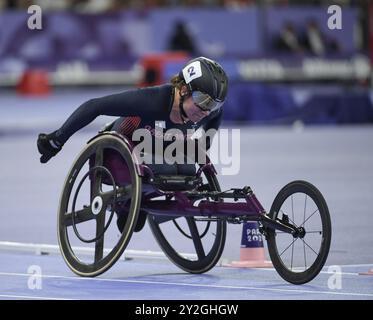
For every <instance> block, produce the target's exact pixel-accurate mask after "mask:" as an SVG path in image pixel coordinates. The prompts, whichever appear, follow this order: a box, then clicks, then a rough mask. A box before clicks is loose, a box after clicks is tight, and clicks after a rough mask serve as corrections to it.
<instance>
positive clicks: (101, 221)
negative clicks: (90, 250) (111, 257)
mask: <svg viewBox="0 0 373 320" xmlns="http://www.w3.org/2000/svg"><path fill="white" fill-rule="evenodd" d="M96 222H97V223H96V237H99V236H100V235H102V236H101V237H100V238H99V239H97V241H96V244H95V263H97V262H99V261H100V260H101V259H102V257H103V254H104V237H103V232H104V228H105V214H104V213H100V214H99V215H98V216H97V219H96Z"/></svg>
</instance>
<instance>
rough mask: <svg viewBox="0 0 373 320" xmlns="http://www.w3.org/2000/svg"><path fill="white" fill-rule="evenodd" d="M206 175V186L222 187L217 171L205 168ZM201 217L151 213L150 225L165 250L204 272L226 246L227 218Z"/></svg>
mask: <svg viewBox="0 0 373 320" xmlns="http://www.w3.org/2000/svg"><path fill="white" fill-rule="evenodd" d="M204 176H205V180H207V183H206V184H205V185H204V189H205V190H210V191H220V186H219V183H218V180H217V178H216V175H214V174H213V173H206V172H205V173H204ZM201 220H203V217H163V216H162V217H161V216H155V215H149V216H148V222H149V226H150V229H151V231H152V233H153V235H154V237H155V239H156V240H157V242H158V244H159V246H160V247H161V248H162V250H163V252H164V253H165V254H166V256H167V257H168V258H169V259H170V260H171V261H172V262H173V263H174V264H175V265H177V266H178V267H179V268H181V269H182V270H184V271H187V272H190V273H204V272H207V271H208V270H210V269H211V268H213V267H214V266H215V265H216V263H217V262H218V261H219V259H220V257H221V254H222V253H223V250H224V245H225V238H226V228H227V225H226V221H222V220H218V221H201ZM183 252H188V253H192V254H193V255H192V256H190V255H187V254H185V253H183Z"/></svg>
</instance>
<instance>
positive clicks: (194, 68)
mask: <svg viewBox="0 0 373 320" xmlns="http://www.w3.org/2000/svg"><path fill="white" fill-rule="evenodd" d="M183 76H184V79H185V82H186V83H189V82H191V81H192V80H194V79H197V78H199V77H202V69H201V62H200V61H194V62H192V63H191V64H188V65H187V66H186V67H185V68H184V69H183Z"/></svg>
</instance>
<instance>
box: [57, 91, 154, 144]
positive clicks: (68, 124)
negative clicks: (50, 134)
mask: <svg viewBox="0 0 373 320" xmlns="http://www.w3.org/2000/svg"><path fill="white" fill-rule="evenodd" d="M152 94H155V93H154V92H152V90H151V88H145V89H134V90H129V91H125V92H122V93H118V94H112V95H109V96H105V97H102V98H95V99H91V100H88V101H87V102H85V103H83V104H82V105H81V106H79V108H77V109H76V110H75V111H74V112H73V113H72V114H71V116H70V117H69V118H68V119H67V120H66V121H65V123H64V124H63V125H62V126H61V128H60V129H58V130H57V131H56V134H55V138H56V140H57V142H58V143H60V144H62V145H63V144H64V143H65V142H66V141H67V140H68V139H69V138H70V137H71V136H72V135H73V134H74V133H75V132H77V131H78V130H80V129H82V128H84V127H85V126H87V125H88V124H90V123H91V122H92V121H93V120H95V119H96V118H97V117H98V116H118V117H126V116H141V115H142V113H144V112H145V110H144V109H143V108H141V106H145V105H146V103H147V100H148V99H151V95H152Z"/></svg>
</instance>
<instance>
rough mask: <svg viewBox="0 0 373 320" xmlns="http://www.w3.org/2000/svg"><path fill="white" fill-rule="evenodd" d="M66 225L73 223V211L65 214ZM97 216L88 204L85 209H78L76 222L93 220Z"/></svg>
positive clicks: (75, 217)
mask: <svg viewBox="0 0 373 320" xmlns="http://www.w3.org/2000/svg"><path fill="white" fill-rule="evenodd" d="M64 218H65V219H64V225H65V226H66V227H68V226H71V225H72V224H73V219H72V213H67V214H66V215H65V216H64ZM94 218H95V216H94V215H93V214H92V211H91V207H89V206H86V207H85V208H84V209H82V210H79V211H76V212H75V216H74V221H75V224H78V223H82V222H86V221H89V220H93V219H94Z"/></svg>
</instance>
